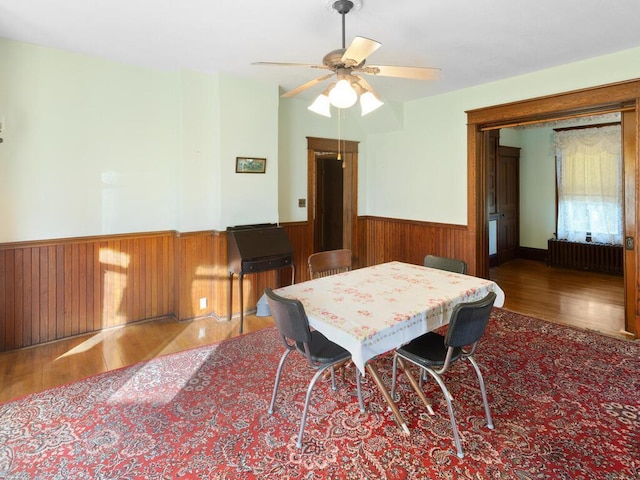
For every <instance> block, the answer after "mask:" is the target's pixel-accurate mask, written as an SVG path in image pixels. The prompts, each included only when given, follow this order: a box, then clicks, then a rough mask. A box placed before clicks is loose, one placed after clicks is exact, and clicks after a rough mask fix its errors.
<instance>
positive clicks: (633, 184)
mask: <svg viewBox="0 0 640 480" xmlns="http://www.w3.org/2000/svg"><path fill="white" fill-rule="evenodd" d="M639 93H640V80H631V81H627V82H620V83H616V84H611V85H604V86H600V87H594V88H588V89H584V90H577V91H573V92H566V93H561V94H557V95H551V96H547V97H540V98H535V99H529V100H523V101H521V102H513V103H509V104H505V105H496V106H492V107H486V108H482V109H477V110H472V111H468V112H467V124H468V128H467V133H468V134H467V140H468V152H469V155H468V171H469V176H468V178H469V184H468V187H469V199H470V201H469V210H468V220H469V221H468V225H469V228H470V230H471V233H472V234H473V236H474V238H475V245H474V251H475V265H474V267H475V268H474V274H475V275H478V276H483V277H488V275H489V256H488V255H487V252H488V251H489V245H488V243H489V235H488V230H489V213H488V208H487V189H488V175H487V158H486V144H487V138H488V132H489V131H491V130H494V129H499V128H505V127H512V126H517V125H526V124H533V123H539V122H542V121H552V120H559V119H567V118H574V117H580V116H587V115H595V114H600V113H612V112H621V114H622V125H623V156H624V184H625V225H624V228H625V237H630V238H631V241H630V244H629V245H631V248H626V249H625V253H624V264H625V268H624V285H625V295H624V296H625V329H626V331H627V332H629V333H630V334H631V335H633V336H636V337H637V336H638V334H639V333H640V317H639V316H638V315H637V310H638V308H637V305H638V288H637V286H636V285H637V282H636V279H637V276H638V266H637V255H636V250H635V247H634V244H635V242H634V241H633V238H635V237H636V236H637V232H636V225H637V220H636V205H635V204H636V191H637V188H638V185H637V180H636V169H637V164H638V156H637V148H636V145H637V138H638V135H639V129H640V126H639V122H638V119H637V116H638V108H637V99H638V97H639Z"/></svg>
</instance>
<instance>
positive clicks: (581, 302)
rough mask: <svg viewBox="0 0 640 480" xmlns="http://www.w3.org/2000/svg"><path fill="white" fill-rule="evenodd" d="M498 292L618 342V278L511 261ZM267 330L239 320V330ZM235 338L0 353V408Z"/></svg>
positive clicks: (160, 329)
mask: <svg viewBox="0 0 640 480" xmlns="http://www.w3.org/2000/svg"><path fill="white" fill-rule="evenodd" d="M490 276H491V278H492V280H494V281H496V282H497V283H498V284H499V285H500V286H501V288H502V289H503V290H504V292H505V297H506V300H505V305H504V308H506V309H508V310H511V311H514V312H519V313H523V314H527V315H531V316H535V317H538V318H542V319H545V320H549V321H553V322H559V323H566V324H570V325H574V326H577V327H580V328H586V329H590V330H597V331H601V332H603V333H605V334H608V335H614V336H617V337H623V336H624V335H623V334H622V333H621V332H622V331H623V329H624V318H623V308H624V301H623V279H622V277H616V276H611V275H601V274H595V273H590V272H576V271H572V270H566V269H557V268H551V267H547V266H546V265H545V264H544V263H541V262H534V261H530V260H514V261H512V262H509V263H507V264H504V265H501V266H499V267H495V268H492V269H491V272H490ZM271 325H273V321H272V319H271V317H256V316H253V315H248V316H246V317H245V332H247V333H248V332H252V331H257V330H260V329H261V328H265V327H267V326H271ZM236 335H238V320H237V319H235V320H233V321H231V322H227V321H220V322H219V321H217V320H215V319H213V318H203V319H198V320H193V321H190V322H182V323H178V322H176V321H175V320H173V319H167V318H165V319H160V320H155V321H149V322H144V323H138V324H135V325H129V326H125V327H117V328H112V329H108V330H104V331H102V332H99V333H95V334H89V335H83V336H79V337H75V338H70V339H66V340H61V341H58V342H53V343H49V344H45V345H40V346H35V347H30V348H25V349H21V350H14V351H11V352H3V353H0V402H5V401H8V400H11V399H15V398H18V397H21V396H24V395H27V394H29V393H32V392H37V391H41V390H45V389H47V388H51V387H54V386H57V385H62V384H65V383H69V382H72V381H74V380H79V379H81V378H84V377H87V376H91V375H95V374H98V373H102V372H106V371H108V370H112V369H116V368H121V367H124V366H127V365H132V364H135V363H138V362H141V361H144V360H148V359H150V358H153V357H156V356H159V355H164V354H168V353H173V352H177V351H180V350H185V349H188V348H193V347H197V346H200V345H205V344H209V343H213V342H217V341H220V340H224V339H227V338H231V337H234V336H236Z"/></svg>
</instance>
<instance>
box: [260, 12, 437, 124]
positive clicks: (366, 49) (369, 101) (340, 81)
mask: <svg viewBox="0 0 640 480" xmlns="http://www.w3.org/2000/svg"><path fill="white" fill-rule="evenodd" d="M355 1H356V3H358V5H359V4H360V1H359V0H355ZM353 7H354V1H351V0H337V1H334V2H333V3H332V4H331V8H332V9H333V10H335V11H336V12H337V13H339V14H340V15H341V16H342V48H339V49H337V50H332V51H331V52H329V53H327V54H326V55H325V56H324V58H323V59H322V65H314V64H307V63H282V62H254V63H253V65H275V66H286V67H310V68H318V69H325V70H331V73H328V74H326V75H322V76H321V77H318V78H314V79H313V80H311V81H309V82H307V83H304V84H302V85H300V86H298V87H296V88H294V89H293V90H290V91H288V92H286V93H284V94H283V95H282V96H283V97H293V96H295V95H298V94H299V93H301V92H303V91H305V90H307V89H309V88H311V87H314V86H316V85H318V84H320V83H322V82H324V81H325V80H328V79H329V78H331V77H333V76H334V75H335V76H336V81H335V82H333V83H331V84H330V85H329V86H328V87H327V88H326V89H325V90H324V92H323V93H321V94H320V95H318V97H317V98H316V99H315V101H314V102H313V103H312V104H311V105H310V106H309V110H311V111H313V112H315V113H319V114H320V115H324V116H326V117H330V116H331V109H330V106H331V105H333V106H335V107H337V108H348V107H351V106H352V105H354V104H355V102H356V101H357V100H358V97H359V98H360V105H361V107H362V115H366V114H367V113H369V112H372V111H373V110H375V109H376V108H378V107H380V106H381V105H383V103H382V101H380V97H379V95H378V94H377V93H376V91H375V90H374V89H373V87H372V86H371V85H369V82H367V81H366V80H365V79H364V77H363V76H362V74H366V75H374V76H376V75H377V76H384V77H396V78H408V79H415V80H434V79H436V78H437V77H438V74H439V72H440V69H438V68H427V67H403V66H396V65H365V63H366V59H367V57H368V56H369V55H371V54H372V53H373V52H375V51H376V50H377V49H378V48H379V47H380V46H381V45H382V44H381V43H379V42H376V41H375V40H371V39H369V38H365V37H355V38H354V39H353V41H352V42H351V44H350V45H349V47H348V48H345V15H346V14H347V13H349V12H350V11H351V9H352V8H353Z"/></svg>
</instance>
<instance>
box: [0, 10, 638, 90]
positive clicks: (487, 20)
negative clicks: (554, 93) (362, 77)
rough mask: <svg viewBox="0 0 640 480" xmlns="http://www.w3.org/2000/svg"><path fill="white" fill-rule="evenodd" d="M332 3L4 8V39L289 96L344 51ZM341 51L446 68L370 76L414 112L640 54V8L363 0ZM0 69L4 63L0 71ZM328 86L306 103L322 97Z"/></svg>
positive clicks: (0, 23)
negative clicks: (363, 41)
mask: <svg viewBox="0 0 640 480" xmlns="http://www.w3.org/2000/svg"><path fill="white" fill-rule="evenodd" d="M331 3H333V2H332V1H331V0H329V1H327V0H277V1H267V0H227V1H224V0H171V1H169V0H90V1H88V0H0V37H5V38H9V39H15V40H21V41H25V42H30V43H35V44H39V45H45V46H51V47H55V48H60V49H63V50H68V51H73V52H80V53H86V54H90V55H96V56H99V57H104V58H107V59H113V60H117V61H121V62H125V63H130V64H135V65H141V66H147V67H154V68H159V69H169V70H177V69H190V70H195V71H200V72H209V73H211V72H227V73H230V74H233V75H238V76H241V77H247V78H253V79H259V80H263V81H265V82H273V83H276V84H278V85H280V86H281V87H282V88H283V91H286V90H290V89H292V88H294V87H296V86H298V85H299V84H302V83H305V82H307V81H309V80H311V79H313V78H315V77H318V76H320V75H321V74H323V73H326V72H325V71H324V70H315V69H311V68H304V67H270V66H269V67H267V66H255V65H251V62H255V61H275V62H301V63H314V64H319V63H322V57H323V56H324V55H325V54H326V53H327V52H329V51H330V50H334V49H336V48H340V47H341V46H342V21H341V17H340V15H338V14H336V13H335V12H333V11H332V10H331V8H330V5H331ZM360 3H361V4H362V5H361V8H359V9H358V10H357V11H355V10H354V11H352V12H351V13H349V14H348V15H347V16H346V43H347V45H348V44H349V43H350V41H351V39H352V38H353V37H354V36H356V35H360V36H364V37H368V38H372V39H374V40H377V41H379V42H381V43H382V47H381V48H380V49H378V50H377V51H376V52H375V53H373V54H372V55H371V56H370V57H369V58H368V60H367V61H368V63H369V64H373V65H412V66H425V67H439V68H441V69H442V73H441V78H440V79H439V80H436V81H417V80H404V79H396V78H382V77H375V78H374V77H372V76H367V80H369V83H371V85H372V86H373V87H374V88H375V89H376V90H378V92H379V93H380V95H381V97H382V98H383V100H384V99H389V100H400V101H404V100H411V99H415V98H420V97H425V96H429V95H434V94H439V93H444V92H447V91H451V90H456V89H460V88H464V87H468V86H471V85H477V84H481V83H486V82H490V81H494V80H499V79H502V78H507V77H511V76H514V75H520V74H524V73H528V72H532V71H535V70H540V69H544V68H548V67H553V66H556V65H561V64H564V63H569V62H573V61H577V60H582V59H585V58H590V57H595V56H599V55H604V54H607V53H612V52H616V51H620V50H625V49H628V48H633V47H637V46H640V28H638V20H639V19H640V1H638V0H613V1H611V0H486V1H485V2H480V1H478V0H361V2H360ZM0 64H1V59H0ZM322 88H323V87H322V86H317V87H315V88H314V89H311V90H310V91H308V92H306V95H305V96H307V97H311V96H313V95H316V94H318V93H319V92H320V91H321V90H322Z"/></svg>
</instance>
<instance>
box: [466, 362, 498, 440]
mask: <svg viewBox="0 0 640 480" xmlns="http://www.w3.org/2000/svg"><path fill="white" fill-rule="evenodd" d="M467 359H468V360H469V361H470V362H471V365H473V368H474V369H475V371H476V374H477V375H478V383H480V392H481V393H482V401H483V402H484V411H485V413H486V414H487V427H489V428H490V429H491V430H493V429H494V427H493V419H492V418H491V412H490V411H489V401H488V400H487V389H486V388H485V386H484V379H483V378H482V373H481V372H480V367H478V363H477V362H476V359H475V358H473V357H471V356H469V357H467Z"/></svg>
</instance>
